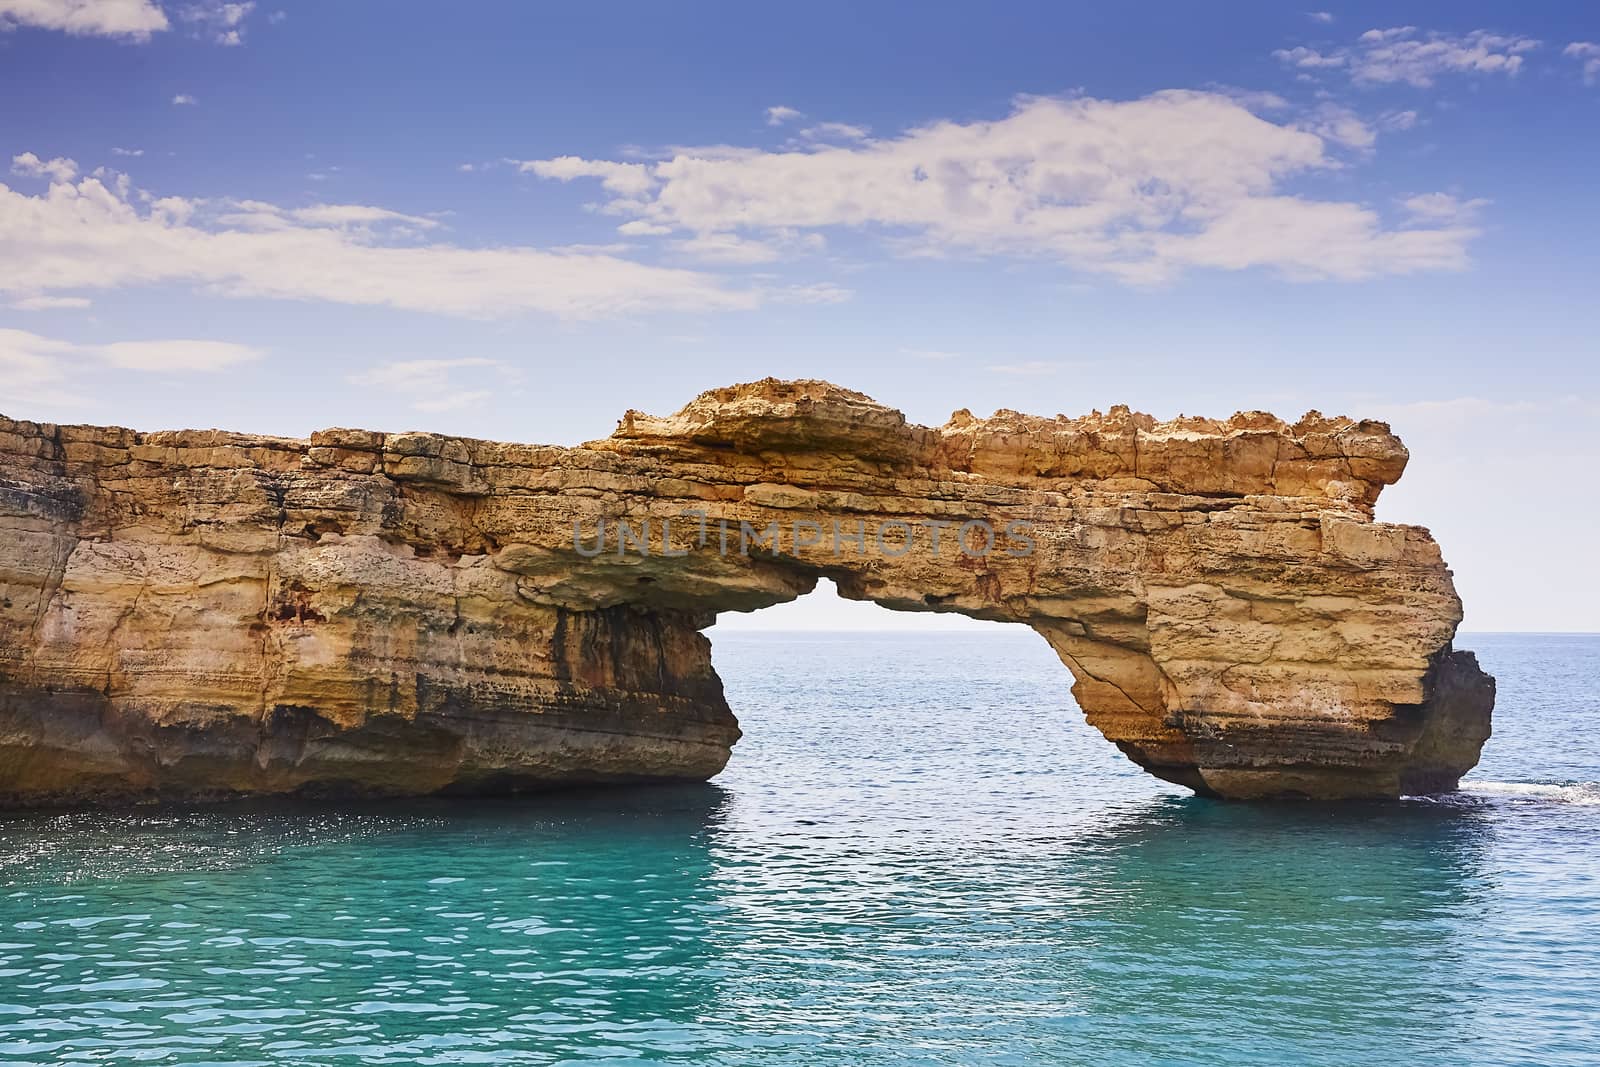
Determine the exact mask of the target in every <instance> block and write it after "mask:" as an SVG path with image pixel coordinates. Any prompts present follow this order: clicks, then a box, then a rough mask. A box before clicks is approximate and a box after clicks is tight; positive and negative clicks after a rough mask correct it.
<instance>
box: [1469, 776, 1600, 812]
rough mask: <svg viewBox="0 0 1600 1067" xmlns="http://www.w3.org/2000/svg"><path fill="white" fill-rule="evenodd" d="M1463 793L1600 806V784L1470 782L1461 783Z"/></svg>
mask: <svg viewBox="0 0 1600 1067" xmlns="http://www.w3.org/2000/svg"><path fill="white" fill-rule="evenodd" d="M1461 791H1462V792H1463V793H1474V794H1477V795H1480V796H1491V797H1514V798H1518V799H1527V800H1549V801H1554V802H1555V803H1558V804H1581V805H1585V806H1591V805H1600V782H1574V783H1569V784H1566V785H1557V784H1555V783H1549V782H1476V781H1470V780H1469V781H1465V782H1462V783H1461Z"/></svg>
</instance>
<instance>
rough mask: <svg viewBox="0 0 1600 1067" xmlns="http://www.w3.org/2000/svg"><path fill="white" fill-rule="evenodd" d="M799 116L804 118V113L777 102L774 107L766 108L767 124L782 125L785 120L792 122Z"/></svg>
mask: <svg viewBox="0 0 1600 1067" xmlns="http://www.w3.org/2000/svg"><path fill="white" fill-rule="evenodd" d="M800 118H805V114H804V113H803V112H800V111H796V110H795V109H794V108H792V107H784V106H783V105H782V104H778V105H777V106H775V107H769V108H767V125H768V126H782V125H783V124H784V123H785V122H793V121H794V120H795V119H800Z"/></svg>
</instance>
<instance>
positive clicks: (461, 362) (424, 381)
mask: <svg viewBox="0 0 1600 1067" xmlns="http://www.w3.org/2000/svg"><path fill="white" fill-rule="evenodd" d="M463 378H466V379H468V380H469V382H470V384H467V385H463V384H462V381H461V379H463ZM348 380H349V382H350V383H351V384H352V385H362V386H369V387H374V388H378V389H382V390H385V391H387V392H390V393H394V394H396V395H398V396H399V397H401V398H403V399H405V400H406V401H407V402H408V403H409V405H410V406H411V407H412V408H413V409H415V410H417V411H428V412H437V411H459V410H461V409H463V408H469V407H474V406H476V405H479V404H483V403H486V402H488V401H489V400H491V399H492V398H493V397H494V396H495V395H496V393H497V391H498V390H499V389H503V387H504V386H505V385H507V384H514V383H516V382H517V381H519V380H520V375H519V374H518V373H517V372H516V370H515V369H514V368H512V367H510V366H508V365H507V364H505V363H503V362H502V361H500V360H495V359H483V358H481V357H475V356H471V357H464V358H460V359H407V360H398V361H395V362H393V363H384V364H381V365H379V366H376V367H372V368H370V369H369V370H366V371H363V372H362V373H360V374H352V375H350V377H349V379H348Z"/></svg>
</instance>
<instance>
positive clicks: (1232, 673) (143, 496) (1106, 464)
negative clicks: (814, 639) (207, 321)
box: [0, 380, 1493, 803]
mask: <svg viewBox="0 0 1600 1067" xmlns="http://www.w3.org/2000/svg"><path fill="white" fill-rule="evenodd" d="M1406 459H1407V453H1406V451H1405V448H1404V446H1403V445H1402V444H1401V443H1400V441H1399V439H1398V438H1397V437H1395V436H1394V434H1393V433H1391V432H1390V430H1389V428H1388V426H1386V425H1385V424H1383V423H1377V422H1371V421H1360V420H1353V419H1348V418H1327V417H1324V416H1321V415H1319V414H1317V413H1315V412H1313V413H1310V414H1308V415H1306V416H1305V417H1303V418H1301V419H1300V420H1298V421H1297V422H1294V423H1287V422H1285V421H1283V420H1280V419H1277V418H1275V417H1273V416H1271V415H1267V414H1265V413H1260V412H1249V413H1241V414H1236V415H1234V416H1232V417H1230V418H1228V419H1223V420H1218V419H1199V418H1179V419H1175V420H1169V421H1166V422H1158V421H1157V420H1155V419H1153V418H1151V417H1150V416H1147V415H1141V414H1138V413H1134V412H1130V411H1128V410H1127V409H1126V408H1116V409H1113V410H1112V411H1110V412H1108V413H1104V414H1102V413H1099V412H1095V413H1092V414H1090V415H1087V416H1080V417H1077V418H1067V417H1065V416H1056V417H1054V418H1041V417H1038V416H1029V415H1022V414H1019V413H1016V412H1006V411H1002V412H997V413H996V414H995V415H993V416H991V417H990V418H987V419H979V418H975V417H974V416H972V415H971V414H970V413H967V412H964V411H963V412H957V413H955V415H953V416H952V417H951V419H950V421H949V422H947V423H946V424H945V425H943V426H941V427H936V428H935V427H926V426H918V425H914V424H911V423H908V422H907V421H906V419H905V418H904V416H903V415H901V414H900V413H899V412H898V411H895V410H893V409H891V408H888V407H885V406H883V405H881V404H878V403H876V402H874V401H872V400H871V399H870V398H867V397H865V396H862V395H861V394H859V393H853V392H850V391H848V390H845V389H841V388H839V387H837V386H833V385H830V384H828V383H825V382H812V381H802V382H779V381H773V380H767V381H762V382H756V383H751V384H748V385H742V386H734V387H730V388H728V389H720V390H713V391H711V392H708V393H705V394H703V395H702V396H700V397H699V398H697V399H696V400H694V401H693V402H691V403H690V404H688V405H687V406H686V407H684V408H683V409H682V410H681V411H679V412H678V413H677V414H676V415H674V416H671V417H669V418H655V417H652V416H648V415H644V414H641V413H638V412H629V413H628V414H627V415H625V416H624V418H623V419H622V421H621V423H620V424H619V425H618V427H617V429H616V431H615V432H614V433H613V434H612V435H611V436H610V437H607V438H604V439H601V440H597V441H593V442H590V443H588V444H586V445H582V446H579V447H575V448H564V447H558V446H545V445H522V444H508V443H501V442H490V441H476V440H470V439H465V438H452V437H442V436H439V435H435V434H424V433H401V434H385V433H376V432H372V431H363V430H345V429H335V430H326V431H321V432H319V433H317V434H313V435H312V437H311V438H310V440H308V441H302V440H295V439H288V438H264V437H255V436H250V435H243V434H229V433H223V432H220V431H174V432H169V433H156V434H142V433H137V432H135V431H131V430H124V429H120V428H115V427H68V426H49V425H42V424H34V423H22V422H14V421H9V420H0V800H5V801H8V802H12V803H38V802H44V801H48V800H52V799H99V798H114V797H124V796H141V797H142V796H152V795H154V796H167V795H171V796H189V797H196V796H201V797H203V796H226V795H234V794H239V793H246V794H252V793H281V792H325V793H339V794H348V793H357V794H375V793H376V794H393V793H435V792H461V793H472V792H506V791H525V790H532V789H541V788H548V787H552V786H558V785H564V784H574V783H603V782H636V781H650V780H671V779H694V778H705V777H709V776H711V775H713V774H715V773H716V772H717V771H718V770H720V769H721V768H722V766H723V765H724V764H725V763H726V761H727V759H728V755H729V751H730V748H731V745H732V744H733V742H734V741H735V740H736V739H737V737H738V727H737V724H736V721H735V719H734V717H733V713H732V712H731V711H730V709H729V708H728V706H727V703H726V701H725V699H724V697H723V693H722V687H721V683H720V681H719V680H718V679H717V677H716V674H715V672H714V670H713V668H712V663H711V657H710V652H709V644H708V642H707V640H706V637H705V636H704V634H703V632H702V631H704V630H705V629H706V628H707V627H708V626H710V625H711V623H712V621H713V620H714V619H715V618H716V617H717V616H718V614H719V613H724V612H730V611H750V610H754V609H757V608H761V607H763V606H767V605H772V604H777V603H782V602H785V601H789V600H793V599H795V598H796V597H798V596H800V595H802V594H804V593H806V592H808V591H810V590H811V589H812V588H813V587H814V586H815V585H816V583H817V581H818V580H819V579H823V578H826V579H829V580H831V581H832V582H834V583H835V584H836V585H837V586H838V588H839V590H840V593H841V595H843V596H844V597H846V598H848V599H853V600H863V601H870V602H873V603H876V604H878V605H881V606H883V607H886V608H889V609H892V610H901V611H919V612H942V613H950V614H956V615H964V616H968V617H971V618H975V619H980V620H988V621H994V622H1013V623H1022V624H1024V625H1027V626H1029V627H1031V628H1032V629H1033V630H1035V631H1036V632H1038V633H1039V634H1040V635H1042V636H1043V637H1044V639H1045V640H1046V641H1047V642H1049V644H1050V646H1051V647H1052V648H1053V649H1054V650H1055V652H1056V654H1057V655H1058V656H1059V658H1060V659H1061V661H1062V662H1063V664H1064V665H1065V666H1066V667H1067V669H1068V670H1069V671H1070V672H1071V675H1072V686H1073V694H1074V696H1075V698H1076V700H1077V703H1078V705H1079V706H1080V707H1081V708H1082V709H1083V711H1084V714H1085V716H1086V718H1087V720H1088V721H1089V723H1090V724H1091V725H1093V726H1094V727H1096V728H1097V729H1098V730H1099V731H1100V732H1101V733H1103V734H1104V735H1105V736H1106V737H1107V739H1108V740H1110V741H1111V742H1112V743H1114V744H1115V745H1116V746H1117V747H1118V748H1119V749H1120V750H1121V751H1122V752H1123V753H1124V754H1126V755H1127V756H1128V757H1129V758H1131V759H1133V760H1134V761H1135V762H1136V763H1138V764H1139V765H1140V766H1142V767H1144V768H1146V769H1147V770H1149V771H1150V772H1152V773H1154V774H1156V775H1159V776H1160V777H1163V778H1166V779H1168V780H1170V781H1174V782H1178V783H1181V784H1183V785H1186V786H1188V787H1190V788H1192V789H1195V790H1196V791H1199V792H1203V793H1208V794H1215V795H1220V796H1226V797H1241V798H1253V797H1326V798H1342V797H1386V796H1396V795H1400V794H1402V793H1414V792H1437V791H1442V790H1448V789H1451V788H1454V786H1455V784H1456V781H1457V779H1458V778H1459V777H1460V776H1461V774H1462V773H1464V772H1465V771H1466V770H1467V769H1468V768H1470V767H1471V766H1472V765H1473V764H1474V763H1475V762H1476V759H1477V755H1478V751H1479V749H1480V748H1481V746H1482V744H1483V741H1484V739H1485V738H1486V737H1487V736H1488V726H1489V713H1490V707H1491V706H1492V703H1493V680H1492V679H1490V678H1488V677H1487V676H1486V675H1484V674H1483V673H1482V672H1481V671H1480V670H1479V669H1478V667H1477V664H1476V661H1475V660H1474V659H1473V657H1472V655H1471V654H1470V653H1467V652H1459V651H1456V650H1455V649H1454V648H1453V646H1452V642H1453V638H1454V635H1455V630H1456V626H1457V624H1458V623H1459V621H1460V618H1461V605H1460V601H1459V599H1458V598H1457V596H1456V594H1455V589H1454V586H1453V583H1452V580H1451V574H1450V571H1449V570H1448V569H1447V568H1446V567H1445V564H1444V561H1443V558H1442V556H1441V554H1440V551H1439V547H1438V545H1437V544H1436V543H1435V542H1434V541H1433V538H1432V537H1431V535H1430V534H1429V533H1428V531H1427V530H1425V529H1422V528H1421V527H1415V526H1402V525H1394V524H1388V523H1382V522H1378V521H1375V519H1374V516H1373V506H1374V504H1375V502H1376V500H1377V498H1378V495H1379V493H1380V492H1381V490H1382V488H1383V487H1384V486H1385V485H1387V484H1389V483H1392V482H1393V481H1394V480H1395V479H1397V478H1398V477H1399V476H1400V474H1401V472H1402V471H1403V469H1404V466H1405V462H1406Z"/></svg>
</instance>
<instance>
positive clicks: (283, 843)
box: [0, 629, 1600, 1067]
mask: <svg viewBox="0 0 1600 1067" xmlns="http://www.w3.org/2000/svg"><path fill="white" fill-rule="evenodd" d="M714 640H715V646H716V652H715V655H716V662H717V666H718V668H719V670H720V671H721V673H722V675H723V678H724V679H725V681H726V682H727V686H728V691H729V692H728V695H729V699H730V702H731V703H732V704H733V706H734V709H735V711H736V712H737V713H738V714H739V717H740V720H741V722H742V723H743V725H744V729H745V739H744V740H743V741H742V742H740V744H739V745H738V747H737V748H736V749H735V750H734V757H733V762H732V763H731V764H730V765H729V767H728V769H727V771H726V772H724V774H723V775H722V776H721V777H720V778H718V779H717V780H716V782H715V783H713V784H711V785H707V786H703V787H695V788H682V787H673V788H657V789H633V790H614V791H606V792H594V793H586V794H568V795H552V796H544V797H535V798H528V799H523V800H520V801H496V802H474V801H455V802H407V803H381V804H369V805H362V806H357V807H345V808H330V807H320V806H312V805H305V804H241V805H231V806H225V807H220V808H199V807H197V808H193V809H188V808H185V809H160V810H150V809H146V810H135V811H130V812H120V813H102V812H74V813H47V814H15V813H13V814H8V815H4V816H0V1063H5V1064H78V1063H83V1064H88V1063H95V1064H104V1063H128V1064H136V1063H171V1064H179V1063H182V1064H205V1063H228V1064H246V1063H250V1064H296V1063H315V1064H361V1063H406V1064H411V1063H416V1064H453V1063H534V1064H586V1065H598V1064H613V1063H617V1064H621V1063H638V1062H651V1063H686V1064H687V1063H695V1064H730V1065H732V1064H762V1065H766V1064H803V1065H808V1067H809V1065H818V1064H852V1065H855V1064H951V1065H963V1067H966V1065H979V1064H1130V1065H1133V1064H1139V1065H1143V1064H1272V1065H1279V1064H1284V1065H1289V1064H1306V1063H1317V1064H1340V1065H1360V1064H1383V1065H1385V1067H1397V1065H1407V1067H1412V1065H1418V1064H1451V1065H1458V1064H1485V1065H1490V1064H1492V1065H1503V1064H1540V1065H1558V1064H1579V1063H1585V1064H1593V1063H1596V1062H1597V1061H1600V696H1597V689H1596V686H1597V682H1600V637H1579V636H1511V635H1471V636H1467V637H1464V638H1462V639H1461V640H1460V641H1459V642H1458V644H1460V645H1461V646H1463V647H1467V648H1472V649H1475V650H1476V651H1477V652H1478V654H1479V656H1480V658H1481V660H1482V661H1483V663H1484V665H1485V666H1486V667H1487V668H1488V669H1489V670H1490V671H1491V672H1492V673H1494V674H1495V675H1496V676H1497V677H1498V679H1499V694H1500V695H1499V703H1498V707H1497V708H1496V710H1495V736H1494V738H1493V739H1492V740H1491V741H1490V742H1489V746H1488V748H1487V750H1486V752H1485V754H1484V760H1483V763H1482V764H1481V766H1480V767H1479V768H1478V770H1477V771H1475V772H1474V773H1473V774H1472V775H1471V776H1470V778H1469V779H1468V780H1467V782H1466V788H1465V791H1464V792H1463V793H1462V794H1461V795H1459V796H1456V797H1453V798H1449V799H1445V800H1436V801H1429V800H1412V801H1401V802H1397V803H1392V804H1373V805H1341V806H1328V805H1309V804H1306V805H1302V804H1286V805H1279V806H1270V807H1269V806H1251V805H1243V804H1229V803H1223V802H1216V801H1207V800H1199V799H1195V798H1193V797H1190V796H1188V795H1186V794H1185V793H1184V792H1183V791H1181V790H1179V789H1177V788H1176V787H1169V786H1166V785H1164V784H1162V783H1160V782H1157V781H1155V780H1154V779H1152V778H1149V777H1147V776H1146V775H1144V774H1143V773H1142V772H1140V771H1138V770H1137V769H1136V768H1135V767H1134V766H1133V765H1132V764H1131V763H1128V762H1127V761H1125V760H1124V759H1123V758H1122V756H1120V755H1119V754H1118V753H1117V752H1116V750H1115V749H1114V748H1113V747H1112V746H1111V745H1110V744H1108V743H1107V742H1105V741H1104V740H1103V739H1102V738H1101V737H1100V736H1099V735H1098V734H1097V733H1095V732H1094V731H1093V730H1091V729H1090V728H1088V727H1087V726H1086V725H1084V723H1083V719H1082V716H1081V715H1080V713H1079V712H1078V711H1077V709H1076V707H1075V706H1074V705H1073V703H1072V699H1071V696H1070V695H1069V693H1068V685H1069V683H1070V679H1069V677H1068V675H1067V672H1066V669H1065V668H1064V667H1062V666H1061V664H1060V663H1059V661H1057V660H1056V658H1055V656H1054V655H1053V654H1052V653H1051V652H1050V650H1049V649H1048V648H1047V647H1046V645H1045V644H1044V642H1043V641H1042V640H1041V639H1039V638H1038V637H1036V636H1035V635H1033V634H1032V633H1030V632H1027V631H1022V630H1020V629H1019V630H1017V631H1016V632H1011V631H1005V632H999V633H995V634H993V635H989V634H978V635H969V634H954V633H943V634H928V633H918V634H910V635H907V634H814V633H813V634H732V633H718V634H716V635H714Z"/></svg>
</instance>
